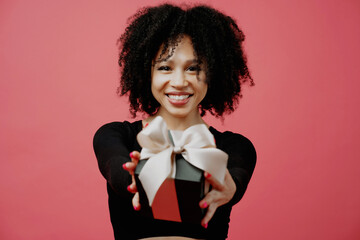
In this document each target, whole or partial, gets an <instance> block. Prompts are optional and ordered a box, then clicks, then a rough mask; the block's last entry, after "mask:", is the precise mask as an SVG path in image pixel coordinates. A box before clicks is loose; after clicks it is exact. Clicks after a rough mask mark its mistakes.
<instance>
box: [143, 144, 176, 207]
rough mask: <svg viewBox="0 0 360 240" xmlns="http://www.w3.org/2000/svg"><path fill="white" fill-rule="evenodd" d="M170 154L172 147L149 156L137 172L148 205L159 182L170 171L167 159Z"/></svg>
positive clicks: (169, 163) (169, 162)
mask: <svg viewBox="0 0 360 240" xmlns="http://www.w3.org/2000/svg"><path fill="white" fill-rule="evenodd" d="M171 154H172V148H168V149H165V150H164V151H162V152H159V153H157V154H156V155H154V156H152V157H150V158H149V159H148V160H147V162H146V164H145V165H144V167H143V168H142V170H141V172H140V174H139V179H140V181H141V184H142V186H143V188H144V190H145V192H146V195H147V197H148V200H149V205H150V206H151V205H152V203H153V201H154V198H155V195H156V193H157V191H158V190H159V188H160V186H161V184H162V183H163V182H164V181H165V179H166V178H167V177H168V176H169V174H170V173H171V168H172V162H171V161H169V159H170V158H171Z"/></svg>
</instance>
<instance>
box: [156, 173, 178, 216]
mask: <svg viewBox="0 0 360 240" xmlns="http://www.w3.org/2000/svg"><path fill="white" fill-rule="evenodd" d="M151 208H152V212H153V215H154V218H156V219H162V220H167V221H175V222H181V217H180V211H179V204H178V199H177V196H176V188H175V181H174V179H170V178H168V179H166V180H165V181H164V182H163V184H162V185H161V187H160V188H159V190H158V191H157V193H156V196H155V198H154V201H153V204H152V206H151Z"/></svg>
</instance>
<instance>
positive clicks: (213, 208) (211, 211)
mask: <svg viewBox="0 0 360 240" xmlns="http://www.w3.org/2000/svg"><path fill="white" fill-rule="evenodd" d="M216 209H217V206H216V204H211V205H210V206H209V207H208V209H207V211H206V214H205V216H204V217H203V219H202V220H201V225H202V226H203V227H204V228H207V226H208V223H209V221H210V219H211V218H212V217H213V216H214V213H215V211H216Z"/></svg>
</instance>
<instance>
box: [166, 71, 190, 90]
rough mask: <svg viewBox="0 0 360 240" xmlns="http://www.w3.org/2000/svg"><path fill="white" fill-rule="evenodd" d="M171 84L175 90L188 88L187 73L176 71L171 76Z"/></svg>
mask: <svg viewBox="0 0 360 240" xmlns="http://www.w3.org/2000/svg"><path fill="white" fill-rule="evenodd" d="M170 84H171V86H173V87H175V88H183V87H186V86H188V81H187V79H186V75H185V73H184V72H183V71H175V72H174V73H173V74H172V76H171V80H170Z"/></svg>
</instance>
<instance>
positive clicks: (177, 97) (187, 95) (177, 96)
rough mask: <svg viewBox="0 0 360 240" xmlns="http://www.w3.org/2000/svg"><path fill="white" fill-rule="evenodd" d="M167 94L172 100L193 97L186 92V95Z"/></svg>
mask: <svg viewBox="0 0 360 240" xmlns="http://www.w3.org/2000/svg"><path fill="white" fill-rule="evenodd" d="M166 96H167V97H168V98H170V99H171V100H175V101H182V100H185V99H188V98H189V97H191V96H192V94H186V95H173V94H166Z"/></svg>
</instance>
